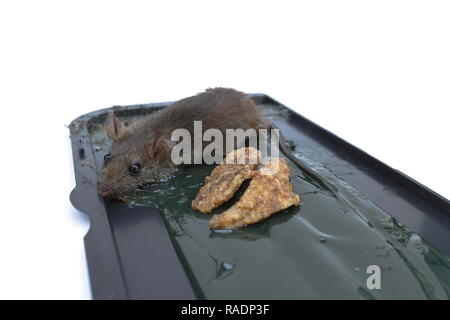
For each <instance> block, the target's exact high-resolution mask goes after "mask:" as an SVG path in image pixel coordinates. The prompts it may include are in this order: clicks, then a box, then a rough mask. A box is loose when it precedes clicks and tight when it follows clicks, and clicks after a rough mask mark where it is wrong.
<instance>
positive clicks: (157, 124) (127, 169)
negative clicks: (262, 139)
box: [97, 88, 322, 199]
mask: <svg viewBox="0 0 450 320" xmlns="http://www.w3.org/2000/svg"><path fill="white" fill-rule="evenodd" d="M200 120H201V121H202V129H203V131H204V130H207V129H209V128H215V129H219V130H220V131H221V132H222V134H223V136H225V130H226V129H243V130H247V129H255V130H258V129H278V128H277V127H276V126H275V125H273V124H272V123H271V122H270V121H268V120H267V119H266V118H265V117H264V116H263V115H262V113H261V112H260V110H259V108H258V107H257V106H256V104H255V102H254V101H253V100H252V99H251V98H250V97H248V96H247V95H246V94H245V93H243V92H240V91H237V90H234V89H228V88H214V89H207V90H206V91H205V92H203V93H199V94H197V95H195V96H192V97H188V98H184V99H182V100H179V101H177V102H175V103H173V104H172V105H170V106H168V107H166V108H163V109H161V110H159V111H156V112H155V113H152V114H150V115H148V116H145V117H143V118H142V119H140V120H138V121H136V122H134V123H132V124H131V125H130V126H128V127H127V126H125V124H124V123H123V122H122V121H121V120H120V119H119V118H117V117H116V116H115V115H114V113H113V112H112V111H111V112H109V114H108V117H107V120H106V124H105V130H106V134H107V136H108V137H109V138H110V139H111V140H112V141H113V144H112V146H111V148H110V150H109V152H108V153H107V154H106V155H105V156H104V165H103V168H102V170H101V171H100V172H99V174H98V176H97V188H98V192H99V194H100V195H101V196H103V197H106V198H117V199H120V198H121V196H122V195H124V194H126V193H129V192H133V191H136V190H138V189H144V188H146V187H147V186H148V185H150V184H151V183H153V182H157V181H159V180H161V179H164V178H167V177H169V176H170V175H172V174H173V173H174V172H175V171H176V168H177V166H176V165H175V164H173V162H172V160H171V150H172V147H173V146H174V142H173V141H171V135H172V132H173V131H174V130H175V129H179V128H184V129H187V130H189V132H190V134H191V136H192V137H193V136H194V134H193V131H194V121H200ZM202 134H203V132H202ZM279 136H280V149H281V150H282V151H283V152H284V153H285V154H286V155H287V156H288V157H289V158H290V159H291V160H293V161H294V162H296V163H297V164H298V165H300V166H301V167H303V169H304V170H305V171H307V173H308V174H309V175H312V176H313V177H315V178H317V179H319V180H322V179H321V178H319V177H317V176H316V174H315V173H314V172H313V171H312V170H311V169H309V168H305V167H304V165H303V164H302V163H301V162H300V161H299V160H298V159H297V158H296V157H295V156H294V155H293V154H292V152H291V149H290V148H289V147H288V145H287V143H286V141H285V139H284V137H283V136H282V134H281V132H280V133H279Z"/></svg>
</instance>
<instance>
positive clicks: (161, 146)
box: [148, 135, 173, 163]
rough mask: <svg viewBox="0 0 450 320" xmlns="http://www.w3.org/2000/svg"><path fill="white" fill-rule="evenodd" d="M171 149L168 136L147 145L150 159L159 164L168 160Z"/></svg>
mask: <svg viewBox="0 0 450 320" xmlns="http://www.w3.org/2000/svg"><path fill="white" fill-rule="evenodd" d="M172 147H173V142H172V141H171V140H170V135H162V136H160V137H158V138H157V139H156V140H155V141H154V142H153V143H151V144H150V145H149V147H148V155H149V157H150V158H151V159H153V160H155V161H156V162H158V163H161V162H163V161H165V160H167V159H169V158H170V150H171V149H172Z"/></svg>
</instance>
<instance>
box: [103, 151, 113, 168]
mask: <svg viewBox="0 0 450 320" xmlns="http://www.w3.org/2000/svg"><path fill="white" fill-rule="evenodd" d="M111 160H112V157H111V154H109V153H107V154H105V156H104V157H103V163H104V164H105V165H106V164H108V162H110V161H111Z"/></svg>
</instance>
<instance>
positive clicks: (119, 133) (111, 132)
mask: <svg viewBox="0 0 450 320" xmlns="http://www.w3.org/2000/svg"><path fill="white" fill-rule="evenodd" d="M105 130H106V134H107V135H108V137H109V138H110V139H111V140H113V141H117V140H120V139H122V138H123V137H125V136H126V135H127V134H128V132H129V129H128V128H127V127H125V125H124V124H123V122H122V121H120V119H119V118H117V117H116V116H115V115H114V112H113V111H110V112H109V113H108V118H107V119H106V124H105Z"/></svg>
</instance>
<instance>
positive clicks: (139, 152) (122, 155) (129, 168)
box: [97, 112, 175, 198]
mask: <svg viewBox="0 0 450 320" xmlns="http://www.w3.org/2000/svg"><path fill="white" fill-rule="evenodd" d="M105 129H106V133H107V135H108V137H109V138H110V139H111V140H113V144H112V146H111V149H110V151H109V152H108V153H107V154H106V155H105V156H104V166H103V168H102V170H101V171H100V173H99V174H98V177H97V187H98V191H99V193H100V195H102V196H104V197H112V198H117V197H119V196H120V195H123V194H125V193H128V192H133V191H136V190H137V189H142V188H144V187H145V186H146V185H148V184H150V183H152V182H155V181H158V180H160V179H162V178H165V177H167V176H169V175H170V174H171V173H172V172H174V170H175V169H174V166H173V164H172V162H171V161H170V156H169V155H170V148H169V145H170V140H169V139H170V138H169V139H168V135H167V134H162V135H161V134H158V133H156V132H150V131H149V130H148V129H146V128H139V129H137V128H133V129H131V128H128V127H126V126H125V125H124V124H123V122H121V121H120V120H119V119H118V118H117V117H116V116H115V115H114V113H113V112H110V113H109V114H108V119H107V120H106V126H105Z"/></svg>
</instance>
